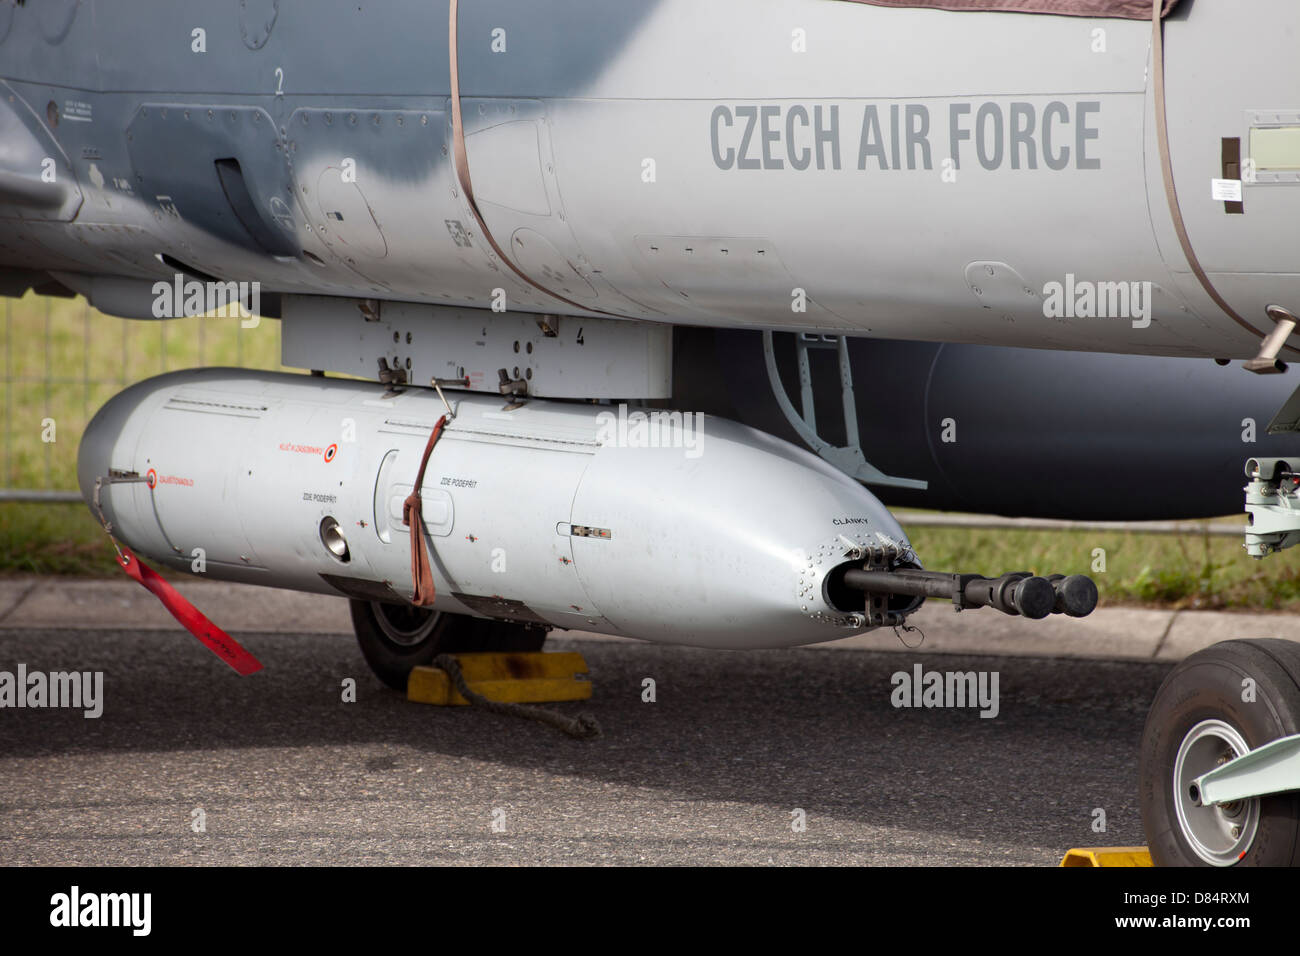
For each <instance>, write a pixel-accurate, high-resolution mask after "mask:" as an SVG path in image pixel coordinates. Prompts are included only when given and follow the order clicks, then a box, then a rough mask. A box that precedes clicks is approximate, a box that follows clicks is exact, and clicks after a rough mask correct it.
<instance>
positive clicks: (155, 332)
mask: <svg viewBox="0 0 1300 956" xmlns="http://www.w3.org/2000/svg"><path fill="white" fill-rule="evenodd" d="M2 301H3V311H4V340H3V353H4V424H3V458H2V459H0V467H2V468H3V473H2V474H0V502H4V501H9V502H46V503H49V502H65V501H80V500H81V496H80V494H78V492H77V491H76V490H75V489H76V449H77V444H78V442H79V441H80V438H81V432H82V430H83V429H84V428H85V426H86V425H87V424H88V423H89V422H90V419H91V417H92V416H93V415H94V413H95V411H97V410H98V408H99V407H100V406H101V405H102V404H103V403H104V402H106V401H107V400H108V399H109V398H111V397H112V396H113V395H115V394H116V393H117V392H119V391H121V390H122V389H123V388H126V387H127V386H128V385H131V384H133V383H135V382H138V381H140V380H142V379H145V378H148V377H150V376H152V375H156V374H158V373H160V372H166V371H169V370H173V369H179V368H195V367H200V366H205V365H235V366H240V367H248V368H279V367H280V365H279V355H280V345H279V341H280V339H279V336H280V329H279V323H278V322H273V321H263V322H261V323H259V325H258V326H257V328H255V329H244V328H242V327H241V325H240V323H239V320H238V319H223V318H210V317H197V318H189V319H169V320H165V321H164V320H160V321H136V320H128V319H119V318H116V317H113V316H107V315H104V314H103V313H101V312H98V311H97V310H95V309H93V308H91V306H90V304H89V303H88V302H86V300H85V299H83V298H80V297H78V298H76V299H62V298H53V297H48V296H35V295H27V296H25V297H24V298H22V299H10V298H6V299H3V300H2Z"/></svg>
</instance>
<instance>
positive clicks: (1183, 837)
mask: <svg viewBox="0 0 1300 956" xmlns="http://www.w3.org/2000/svg"><path fill="white" fill-rule="evenodd" d="M1252 698H1253V699H1252ZM1298 732H1300V644H1296V643H1293V642H1291V641H1283V640H1275V639H1262V640H1245V641H1225V642H1223V643H1221V644H1215V645H1213V646H1212V647H1208V648H1206V649H1205V650H1203V651H1199V652H1197V653H1195V654H1193V655H1191V656H1190V657H1188V658H1187V659H1186V660H1184V661H1183V662H1182V663H1180V664H1179V665H1178V666H1177V667H1175V668H1174V669H1173V670H1172V671H1170V673H1169V676H1168V677H1166V678H1165V681H1164V683H1163V684H1161V685H1160V690H1159V691H1157V692H1156V698H1155V701H1154V702H1153V703H1152V705H1151V710H1150V711H1149V712H1148V714H1147V721H1146V728H1145V730H1144V731H1143V735H1142V757H1141V762H1140V769H1139V779H1140V791H1139V792H1140V802H1141V805H1142V825H1143V828H1144V829H1145V831H1146V835H1147V843H1148V846H1149V848H1150V851H1151V858H1152V860H1153V862H1154V863H1155V864H1156V865H1157V866H1233V865H1236V864H1239V863H1240V864H1243V865H1246V866H1297V865H1300V793H1282V794H1275V795H1272V796H1266V797H1252V798H1250V799H1246V800H1238V801H1235V802H1233V803H1228V804H1222V805H1218V806H1208V807H1204V806H1200V805H1199V804H1198V803H1197V802H1196V801H1195V800H1194V799H1193V797H1192V794H1191V791H1190V784H1191V781H1193V780H1195V779H1196V778H1197V777H1199V776H1200V775H1201V774H1204V773H1208V772H1209V771H1211V770H1213V769H1214V768H1215V767H1216V766H1219V765H1220V764H1222V763H1226V762H1227V761H1228V760H1231V759H1233V758H1234V757H1239V756H1241V755H1242V754H1243V753H1246V752H1247V751H1249V750H1254V749H1256V748H1257V747H1261V746H1263V745H1264V744H1266V743H1269V742H1270V741H1272V740H1276V739H1278V738H1279V737H1286V736H1289V735H1291V734H1295V733H1298Z"/></svg>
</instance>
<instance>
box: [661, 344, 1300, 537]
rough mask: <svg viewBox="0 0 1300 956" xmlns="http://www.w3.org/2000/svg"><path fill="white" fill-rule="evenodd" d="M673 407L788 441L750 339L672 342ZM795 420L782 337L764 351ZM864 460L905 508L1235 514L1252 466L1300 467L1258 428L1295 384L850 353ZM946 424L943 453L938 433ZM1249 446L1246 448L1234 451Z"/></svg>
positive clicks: (1286, 379) (1110, 358) (794, 392)
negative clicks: (1267, 462)
mask: <svg viewBox="0 0 1300 956" xmlns="http://www.w3.org/2000/svg"><path fill="white" fill-rule="evenodd" d="M676 334H677V338H676V341H675V356H674V366H675V367H674V378H675V381H674V402H675V403H676V404H678V405H682V406H685V407H689V408H701V409H704V410H706V411H709V412H711V413H714V414H718V415H724V416H726V417H728V418H732V419H735V420H737V421H742V422H744V423H745V424H747V425H751V426H753V427H755V428H759V429H762V430H763V431H767V432H770V433H771V434H774V435H778V436H780V437H782V438H785V439H787V440H789V441H791V442H795V443H799V438H798V436H797V435H796V434H795V432H794V430H793V429H791V428H790V426H789V424H788V423H787V422H786V420H785V418H784V417H783V416H782V414H781V411H780V409H779V408H778V407H777V404H776V401H775V399H774V398H773V397H772V391H771V388H770V387H769V384H768V379H767V372H766V369H765V364H764V360H763V345H762V336H761V334H760V333H758V332H732V331H723V330H708V329H683V328H679V329H677V333H676ZM775 346H776V354H777V359H778V367H779V368H780V369H781V373H782V377H783V379H784V380H785V382H786V384H787V392H788V393H789V395H790V396H791V397H792V400H793V401H794V402H795V404H796V407H797V405H798V396H799V388H798V373H797V371H796V368H795V357H794V348H793V346H792V336H791V335H788V334H778V335H776V336H775ZM849 355H850V360H851V364H852V369H853V381H854V388H855V393H856V399H857V401H856V408H857V415H858V426H859V432H860V435H861V441H862V448H863V451H864V452H865V454H866V457H867V460H868V461H870V462H871V463H872V464H873V465H875V466H876V467H877V468H879V469H880V470H882V471H883V472H885V473H886V474H889V475H897V476H900V477H907V478H920V479H924V480H926V481H928V482H929V483H930V486H929V488H928V490H926V491H911V490H906V489H899V488H889V487H876V488H873V489H872V490H873V491H875V493H876V494H877V495H878V496H879V497H880V498H881V500H882V501H885V502H886V503H888V504H890V505H895V506H904V507H923V508H938V509H943V510H952V511H970V512H981V513H993V514H1005V515H1017V516H1025V517H1038V518H1069V519H1079V520H1147V519H1151V520H1154V519H1187V518H1203V517H1212V516H1217V515H1225V514H1232V513H1236V512H1240V511H1241V510H1242V506H1241V487H1242V478H1241V466H1242V462H1243V461H1245V460H1246V459H1247V458H1250V457H1257V456H1261V455H1263V456H1286V455H1296V454H1300V438H1298V437H1297V436H1295V435H1282V436H1270V435H1268V434H1267V433H1266V431H1265V429H1266V427H1267V425H1268V422H1269V420H1270V419H1271V418H1272V417H1273V415H1274V413H1275V412H1276V411H1277V410H1278V409H1279V408H1280V407H1281V405H1282V403H1283V402H1284V401H1285V400H1286V398H1287V397H1288V396H1289V395H1290V394H1291V392H1292V390H1294V389H1295V387H1296V383H1297V378H1296V376H1295V374H1287V375H1252V374H1250V373H1248V372H1246V371H1244V370H1243V369H1242V368H1241V367H1240V365H1239V364H1237V365H1230V366H1219V365H1217V364H1215V363H1214V362H1212V361H1209V360H1206V359H1181V358H1152V357H1145V356H1129V355H1110V354H1097V353H1083V352H1057V351H1045V350H1039V349H1007V348H992V347H987V346H976V345H936V344H932V343H918V342H891V341H885V340H872V339H851V340H850V341H849ZM812 373H813V383H814V396H815V404H816V411H817V422H818V426H819V432H820V433H821V435H822V437H823V438H826V439H827V440H829V441H831V442H832V443H834V444H841V443H843V441H844V429H843V415H842V412H841V410H840V388H839V373H838V369H837V367H836V364H835V352H834V350H825V351H823V352H820V353H818V352H814V353H813V354H812ZM949 419H951V422H950V423H949V424H950V425H951V428H950V429H948V431H949V436H950V437H955V439H956V440H955V441H951V442H946V441H944V440H943V438H944V432H945V422H946V420H949ZM1252 431H1253V433H1254V437H1255V441H1254V442H1253V443H1251V442H1248V441H1246V440H1244V437H1249V434H1250V432H1252Z"/></svg>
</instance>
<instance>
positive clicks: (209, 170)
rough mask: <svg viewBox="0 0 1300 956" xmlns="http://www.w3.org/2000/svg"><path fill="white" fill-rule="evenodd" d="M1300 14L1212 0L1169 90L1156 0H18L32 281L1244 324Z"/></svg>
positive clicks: (1172, 343)
mask: <svg viewBox="0 0 1300 956" xmlns="http://www.w3.org/2000/svg"><path fill="white" fill-rule="evenodd" d="M1298 30H1300V7H1297V6H1296V4H1295V3H1294V2H1293V0H1257V2H1255V3H1253V4H1251V10H1250V15H1249V16H1245V17H1244V16H1243V15H1242V13H1241V9H1240V5H1239V4H1237V3H1234V2H1232V0H1197V2H1195V3H1191V4H1188V3H1184V4H1181V5H1179V6H1178V7H1176V8H1175V10H1174V12H1173V14H1172V15H1170V16H1169V17H1168V18H1167V19H1166V21H1165V24H1164V27H1163V31H1164V32H1163V37H1164V40H1163V45H1162V46H1163V63H1162V64H1160V65H1161V67H1162V69H1161V71H1160V72H1161V75H1162V76H1163V77H1164V83H1165V95H1164V96H1163V97H1162V98H1160V97H1157V96H1156V94H1155V85H1156V84H1155V76H1154V73H1153V62H1152V51H1153V42H1152V37H1153V32H1152V25H1151V23H1150V22H1147V21H1142V20H1131V19H1109V18H1095V19H1093V18H1080V17H1065V16H1048V15H1025V14H1011V13H957V12H945V11H939V10H924V9H907V8H882V7H878V6H871V5H867V4H862V3H850V2H832V0H765V2H754V0H744V2H740V0H710V2H704V3H701V2H687V0H650V2H642V3H637V4H628V3H618V4H608V3H594V2H579V0H548V2H519V0H461V2H459V3H456V4H453V5H452V7H450V8H449V5H448V3H447V2H428V0H418V2H416V0H409V2H407V0H389V2H382V3H369V2H366V3H357V2H341V0H314V2H310V3H308V2H291V0H280V2H273V0H249V2H247V3H241V4H235V3H222V4H213V3H211V2H200V0H167V2H162V0H151V2H126V0H116V2H112V3H104V2H82V3H76V2H72V0H50V2H42V3H27V4H25V5H21V6H14V5H12V4H8V3H0V139H2V142H3V148H0V269H2V270H3V272H2V273H0V285H2V287H3V291H6V292H8V293H10V294H17V293H21V292H22V291H23V290H25V289H26V288H28V287H37V288H44V289H51V288H56V287H62V288H65V289H72V290H75V291H79V292H83V293H86V294H87V295H89V296H91V298H92V300H93V301H95V302H96V304H97V305H99V306H100V307H101V308H104V309H106V310H108V311H114V312H117V313H119V314H127V315H136V316H139V317H148V316H149V314H150V307H149V305H150V302H151V301H152V298H153V295H152V293H151V291H150V290H151V289H152V288H153V284H154V283H155V282H159V281H170V280H171V279H172V278H173V277H174V276H175V274H176V273H178V272H184V273H185V274H187V275H192V276H199V277H210V278H213V279H219V280H222V281H250V282H251V281H256V282H259V283H261V289H262V291H263V294H264V295H265V294H266V293H312V294H317V295H337V296H347V297H354V298H374V299H380V300H397V301H406V302H420V303H430V304H439V305H450V306H467V307H480V308H490V307H493V306H497V307H502V308H507V309H509V310H510V311H524V312H539V313H566V314H577V315H595V316H614V317H623V318H633V319H641V320H649V321H658V322H667V323H673V324H694V325H703V326H713V327H727V326H733V327H748V328H755V327H765V328H776V329H788V330H798V329H802V330H820V331H825V332H836V333H844V334H850V335H859V336H872V337H890V338H909V339H922V340H933V341H950V342H964V343H977V344H1004V345H1017V346H1035V347H1048V348H1065V349H1083V350H1090V351H1115V352H1131V353H1146V354H1164V355H1201V356H1213V357H1242V358H1245V357H1249V356H1251V355H1254V354H1255V353H1256V352H1257V351H1258V349H1259V343H1260V339H1261V337H1262V336H1263V335H1265V334H1266V333H1267V332H1268V331H1269V330H1270V329H1271V328H1272V325H1273V323H1272V321H1271V320H1270V319H1269V317H1268V316H1267V315H1266V309H1267V308H1268V307H1269V306H1273V305H1280V306H1282V307H1284V308H1286V309H1289V310H1290V311H1292V312H1300V225H1298V224H1300V76H1298V75H1297V67H1296V63H1295V57H1294V46H1295V38H1296V35H1297V31H1298ZM1162 110H1163V113H1164V115H1165V117H1166V119H1167V127H1168V130H1169V134H1168V154H1169V158H1170V173H1171V175H1170V176H1168V177H1166V175H1165V173H1164V170H1163V168H1162V162H1161V151H1160V148H1159V141H1158V130H1159V126H1160V123H1159V122H1158V120H1159V118H1160V117H1159V114H1160V113H1161V111H1162ZM1234 183H1235V184H1236V185H1235V186H1234V185H1233V184H1234ZM1225 184H1226V185H1225ZM1171 189H1172V191H1173V192H1174V195H1175V196H1176V202H1175V203H1173V204H1172V205H1171V202H1170V190H1171ZM1234 189H1236V190H1240V193H1239V195H1240V199H1237V200H1234V199H1232V198H1226V199H1225V198H1224V197H1225V196H1228V197H1231V196H1232V195H1236V194H1235V193H1233V190H1234ZM1174 209H1176V210H1177V215H1178V216H1179V217H1181V219H1182V220H1183V222H1184V224H1185V235H1186V239H1187V247H1188V248H1190V250H1191V251H1192V253H1193V255H1194V257H1195V259H1196V260H1197V262H1198V263H1199V265H1200V267H1201V269H1202V270H1203V272H1204V274H1205V279H1204V280H1201V279H1198V277H1197V276H1196V275H1195V274H1194V271H1193V269H1192V266H1191V264H1190V262H1189V257H1188V255H1187V253H1186V252H1185V248H1184V244H1183V243H1182V242H1181V241H1180V238H1179V236H1178V234H1177V231H1176V229H1175V214H1174V212H1173V210H1174ZM1207 283H1209V285H1210V286H1212V288H1213V290H1214V291H1215V292H1216V293H1217V294H1218V295H1219V296H1220V297H1221V298H1222V300H1223V302H1224V303H1225V304H1226V305H1227V306H1228V307H1229V310H1228V311H1225V309H1224V308H1223V307H1221V306H1220V305H1219V304H1216V303H1215V302H1214V301H1213V299H1212V297H1211V294H1210V291H1209V290H1208V289H1207ZM1229 311H1230V312H1231V313H1233V314H1229ZM1290 352H1291V350H1289V349H1288V351H1287V352H1285V353H1284V357H1285V356H1286V354H1288V353H1290Z"/></svg>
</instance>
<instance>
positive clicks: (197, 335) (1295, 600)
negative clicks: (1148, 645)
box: [0, 295, 1300, 610]
mask: <svg viewBox="0 0 1300 956" xmlns="http://www.w3.org/2000/svg"><path fill="white" fill-rule="evenodd" d="M0 318H3V321H4V327H3V329H2V330H0V332H2V334H3V338H2V339H0V349H2V354H3V368H2V369H0V375H2V376H3V382H4V416H3V417H4V421H3V424H2V425H0V427H2V428H3V445H2V450H3V459H0V468H2V469H3V471H2V472H0V486H4V487H9V488H57V489H68V490H72V489H75V488H76V463H77V443H78V441H79V440H80V438H81V431H82V429H84V428H85V426H86V423H87V422H89V420H90V418H91V416H92V415H93V414H94V413H95V411H96V410H97V409H98V408H99V406H100V405H102V404H103V403H104V402H105V401H107V400H108V399H109V398H111V397H112V396H113V395H114V394H116V393H117V392H118V391H120V390H121V389H122V388H124V387H125V386H127V385H129V384H131V383H133V382H137V381H140V380H141V379H143V378H148V377H149V376H151V375H156V374H158V373H159V372H163V371H168V370H172V369H180V368H195V367H199V366H203V365H241V366H245V367H249V368H265V369H278V368H281V366H280V364H279V356H280V323H279V322H276V321H274V320H270V319H267V320H263V321H262V322H261V323H260V324H259V325H258V327H257V328H255V329H244V328H241V327H240V323H239V320H238V319H234V318H229V319H222V318H192V319H175V320H169V321H157V322H149V321H129V320H125V319H118V318H114V317H111V316H105V315H103V314H101V313H99V312H97V311H95V310H94V309H92V308H90V307H89V306H88V305H87V304H86V302H85V300H83V299H79V298H78V299H53V298H39V297H37V296H34V295H28V296H27V297H25V298H23V299H19V300H14V299H0ZM46 418H52V419H54V421H55V427H56V431H55V439H56V440H55V441H54V442H52V443H46V442H43V441H42V440H41V437H42V436H41V433H42V421H43V420H44V419H46ZM1238 520H1239V521H1241V522H1242V523H1244V519H1238ZM910 530H911V537H912V543H913V546H914V547H915V548H916V551H917V553H918V554H919V555H920V556H921V559H922V561H923V562H924V563H925V565H926V567H928V568H933V569H935V570H950V571H974V572H977V573H980V574H986V575H990V576H991V575H996V574H1001V573H1003V572H1004V571H1020V570H1028V571H1035V572H1038V573H1049V572H1054V571H1060V572H1063V573H1067V574H1070V573H1076V572H1077V573H1084V574H1091V575H1092V576H1093V577H1094V578H1095V580H1096V581H1097V583H1098V586H1099V587H1100V589H1101V595H1102V601H1103V603H1105V604H1111V605H1114V604H1143V605H1155V606H1164V607H1170V606H1173V607H1187V608H1252V609H1278V610H1281V609H1288V610H1296V609H1300V573H1297V572H1296V571H1295V570H1294V569H1293V566H1294V565H1295V562H1294V561H1293V560H1291V558H1290V555H1280V556H1274V557H1271V558H1267V559H1265V560H1263V561H1254V560H1253V559H1251V558H1248V557H1246V555H1245V552H1244V551H1243V550H1242V547H1241V543H1240V541H1238V540H1234V539H1231V538H1206V537H1172V536H1168V535H1142V534H1123V533H1118V532H1089V531H1069V532H1055V531H992V530H966V529H950V528H926V527H915V528H912V529H910ZM1095 548H1102V549H1104V550H1105V552H1106V570H1105V571H1104V572H1094V571H1093V570H1092V565H1093V560H1094V558H1093V549H1095ZM33 573H34V574H71V575H86V576H112V575H116V574H119V573H120V572H119V571H118V570H117V568H116V566H115V564H114V562H113V550H112V547H111V545H110V544H109V543H108V540H107V538H106V536H105V535H104V533H103V531H102V530H100V528H99V525H98V523H97V522H96V521H95V520H94V518H92V517H91V515H90V513H89V511H88V510H87V509H86V508H85V506H83V505H80V504H71V505H62V504H60V505H45V504H13V503H0V575H12V574H33Z"/></svg>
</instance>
